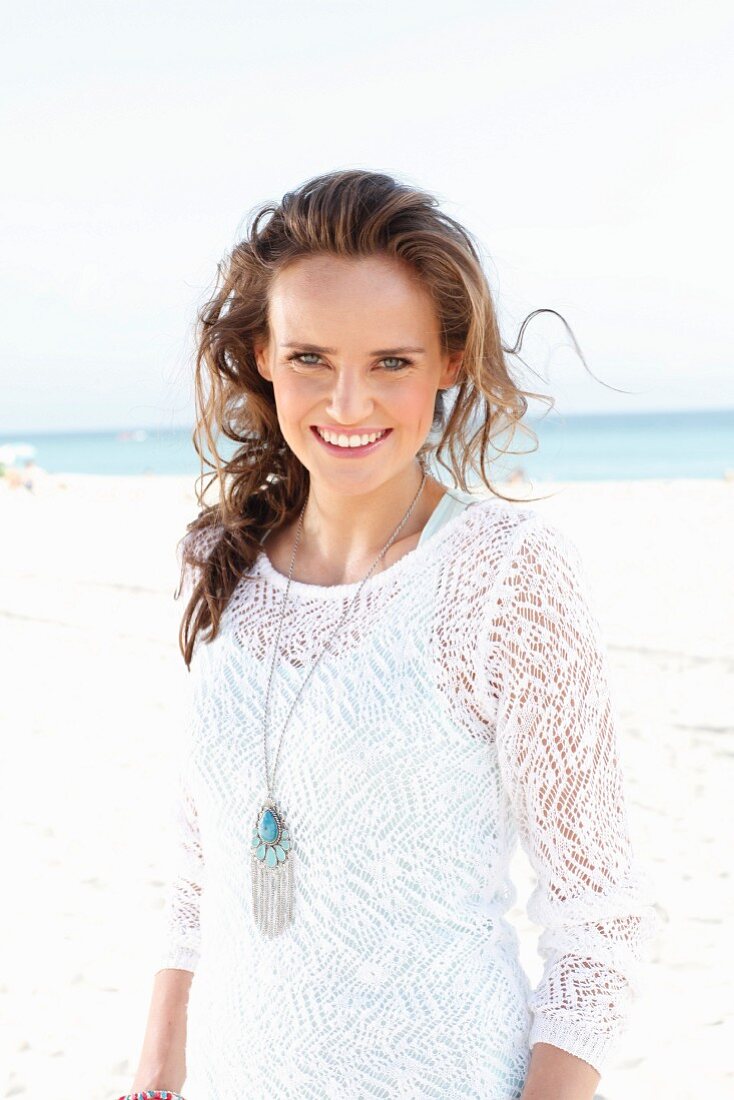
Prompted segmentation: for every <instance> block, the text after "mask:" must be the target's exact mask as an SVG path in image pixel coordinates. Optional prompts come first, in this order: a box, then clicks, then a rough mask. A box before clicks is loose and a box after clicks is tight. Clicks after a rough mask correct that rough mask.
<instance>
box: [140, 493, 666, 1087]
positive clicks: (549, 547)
mask: <svg viewBox="0 0 734 1100" xmlns="http://www.w3.org/2000/svg"><path fill="white" fill-rule="evenodd" d="M454 495H455V496H456V497H458V498H461V499H462V500H463V504H462V505H461V506H460V507H459V511H458V514H453V515H451V516H450V517H449V518H448V519H447V520H446V522H444V523H443V524H442V525H440V526H439V529H438V530H435V531H434V532H433V533H432V534H431V536H430V537H429V538H427V539H422V541H421V543H420V544H419V545H418V546H417V547H416V548H415V549H414V550H412V551H411V552H409V553H408V554H406V555H404V556H403V557H402V558H400V559H399V560H398V561H397V562H395V563H394V564H393V565H390V566H388V567H387V568H386V569H384V570H382V571H381V572H376V573H374V574H373V575H372V576H371V578H370V579H369V580H368V581H367V582H366V583H365V585H364V587H363V589H362V594H361V596H360V598H359V601H358V603H357V604H355V605H354V607H353V608H352V611H351V613H350V615H349V618H348V620H347V622H346V623H345V625H344V626H343V627H342V629H341V630H340V632H339V633H338V635H337V636H336V638H335V639H334V641H333V642H332V644H331V647H330V650H329V651H328V652H327V653H326V654H325V655H324V656H323V657H322V659H321V661H320V663H319V665H318V667H317V669H316V671H315V673H314V674H313V676H312V677H311V680H310V682H309V684H308V685H307V687H306V688H305V690H304V692H303V695H302V696H301V699H300V701H299V702H298V704H297V706H296V708H295V710H294V712H293V715H292V717H291V719H290V722H289V725H288V727H287V729H286V732H285V734H284V736H283V741H282V745H281V749H280V754H279V758H278V770H277V774H276V780H275V788H274V794H275V797H276V799H277V800H278V801H279V803H280V804H281V806H282V809H283V811H284V813H285V815H286V818H287V822H288V825H289V827H290V831H291V836H292V839H293V858H294V876H295V914H294V922H293V924H292V925H291V926H290V927H289V928H288V929H287V930H286V931H285V932H284V933H283V934H282V935H280V936H278V937H276V938H275V939H272V940H271V939H267V938H265V937H263V936H262V935H261V934H260V933H259V932H258V931H257V929H256V927H255V925H254V921H253V916H252V900H251V881H250V863H249V860H250V843H251V836H252V829H253V824H254V822H255V818H256V815H257V812H258V810H259V808H260V806H261V803H262V801H263V798H264V797H265V794H266V790H265V773H264V761H263V740H262V714H263V703H264V692H265V686H266V683H267V676H268V671H269V667H270V664H269V662H270V660H271V657H272V648H271V647H272V646H273V644H274V642H275V634H276V629H277V619H278V614H279V611H280V608H281V605H282V600H283V596H284V592H285V587H286V583H287V578H286V577H285V576H283V575H282V574H280V573H278V572H277V571H276V570H275V569H274V568H273V566H272V565H271V563H270V562H269V559H268V558H267V557H266V556H265V554H264V553H262V552H261V554H260V557H259V559H258V561H257V562H256V564H255V566H254V568H253V570H252V572H251V574H250V575H248V576H246V577H243V578H242V580H241V581H240V583H239V585H238V588H237V589H236V591H235V593H234V596H233V598H232V600H231V602H230V603H229V605H228V606H227V608H226V610H225V612H224V615H223V618H222V621H221V630H220V634H219V636H218V637H217V638H216V640H215V641H214V642H213V643H211V644H209V643H204V642H203V641H201V640H199V641H197V645H196V648H195V651H194V658H193V662H192V666H191V676H190V680H189V682H190V685H191V702H190V708H189V713H190V722H189V726H188V731H187V736H186V739H185V743H184V744H185V747H184V751H183V755H182V763H181V767H180V769H179V775H180V784H179V787H178V789H177V792H176V796H175V800H174V802H173V804H172V810H173V812H174V815H175V817H174V820H175V832H174V833H173V834H172V835H173V838H174V845H175V859H176V862H175V863H174V864H173V865H172V866H171V876H170V885H169V889H168V897H167V904H166V909H165V914H164V919H163V924H162V931H163V938H164V943H163V945H162V949H161V953H160V967H161V968H163V967H177V968H183V969H188V970H191V971H194V972H195V977H194V981H193V983H192V988H191V996H190V1002H189V1034H188V1048H187V1049H188V1070H189V1076H188V1078H187V1085H186V1095H187V1100H225V1098H226V1100H234V1098H235V1097H236V1098H237V1100H250V1098H251V1100H266V1098H269V1100H324V1098H326V1097H334V1098H337V1097H338V1098H339V1100H357V1098H362V1097H370V1098H372V1097H384V1098H385V1100H393V1098H396V1097H399V1098H403V1100H404V1098H408V1097H410V1098H415V1100H419V1098H420V1100H427V1098H437V1100H438V1098H441V1100H456V1098H459V1097H461V1098H464V1097H466V1098H472V1100H511V1098H517V1097H519V1096H520V1094H521V1091H522V1087H523V1083H524V1080H525V1076H526V1073H527V1066H528V1062H529V1056H530V1055H529V1051H530V1048H531V1047H532V1045H533V1044H534V1043H535V1042H537V1041H542V1042H546V1043H552V1044H554V1045H555V1046H557V1047H561V1048H562V1049H564V1050H566V1051H569V1052H571V1053H572V1054H575V1055H576V1056H578V1057H579V1058H582V1059H584V1060H585V1061H587V1062H589V1063H590V1064H591V1065H592V1066H594V1067H595V1068H596V1069H598V1070H599V1072H602V1070H603V1068H604V1065H605V1064H606V1063H607V1061H608V1058H609V1056H610V1053H611V1051H612V1050H613V1049H614V1044H615V1042H616V1039H617V1038H618V1036H619V1034H620V1031H621V1029H622V1027H623V1025H624V1023H625V1019H626V1016H627V1014H628V1010H629V1007H630V999H631V995H632V993H633V992H634V990H635V988H636V984H637V977H638V970H639V967H640V963H641V961H642V959H643V951H642V947H643V945H644V943H645V942H646V941H647V940H648V939H649V937H650V935H651V934H652V933H653V931H654V929H655V927H656V918H655V916H654V910H653V909H652V908H650V907H649V906H648V905H647V904H646V903H645V902H644V901H643V888H644V885H645V882H646V876H645V875H642V876H640V874H639V873H638V871H637V870H636V868H635V863H634V857H633V854H632V852H631V849H630V841H629V834H628V824H627V816H626V811H625V802H624V794H623V782H622V774H621V770H620V763H619V758H618V748H617V742H616V732H615V717H614V707H613V703H612V702H611V700H610V694H609V686H608V672H607V663H606V661H607V658H606V653H605V649H604V643H603V640H602V637H601V634H600V628H599V625H598V621H597V618H596V615H595V612H594V610H593V607H592V605H591V603H590V596H589V592H588V590H587V582H586V579H585V575H584V573H583V565H582V563H581V560H580V557H579V553H578V550H577V548H576V546H575V544H574V543H573V542H572V541H570V539H569V538H568V536H566V535H565V534H564V533H562V532H561V531H560V530H559V529H557V528H556V527H555V526H553V525H552V524H551V523H549V522H548V521H547V520H546V519H544V518H543V517H541V516H540V515H539V514H538V513H537V512H536V511H535V510H534V509H532V508H530V507H527V506H524V505H511V504H507V503H505V502H502V501H501V500H498V499H496V498H487V499H478V498H476V497H470V496H468V495H466V494H460V493H459V494H454ZM470 501H473V503H472V504H471V506H470V507H467V506H466V505H467V504H468V503H469V502H470ZM217 534H218V532H216V531H215V532H214V534H213V536H212V535H211V534H209V533H207V536H206V541H208V542H209V544H210V546H209V548H210V547H211V544H213V539H214V538H216V536H217ZM205 552H206V546H205ZM191 583H192V578H191V576H190V575H189V577H188V582H187V587H186V588H185V594H188V592H189V591H190V585H191ZM357 588H358V584H356V583H355V584H346V585H336V586H331V587H321V586H318V585H312V584H306V583H302V582H300V583H299V582H295V581H294V582H293V583H292V584H291V591H290V596H289V604H288V609H287V612H286V618H285V621H284V624H283V629H282V634H281V642H280V652H279V657H278V661H277V664H276V670H275V674H274V679H273V688H272V697H271V712H270V732H269V735H268V760H269V766H270V768H271V770H272V762H273V755H274V751H275V745H276V743H277V738H278V737H279V736H280V733H281V731H282V729H283V724H284V722H285V719H286V715H287V713H288V711H289V709H290V704H291V702H292V700H293V698H294V695H295V693H296V692H297V690H298V687H299V685H300V684H301V683H302V681H303V679H304V678H305V677H306V675H307V674H308V672H309V670H310V668H311V666H312V663H313V662H314V660H315V659H316V657H317V655H318V654H319V653H320V652H321V649H322V647H323V645H324V643H325V640H326V637H327V636H328V633H329V632H330V630H332V629H333V626H334V623H335V621H336V617H338V616H340V615H341V613H342V610H343V607H344V605H345V602H346V601H349V600H351V599H352V598H353V596H354V595H355V593H356V590H357ZM516 835H519V839H520V842H521V844H522V845H523V847H524V849H525V850H526V852H527V853H528V855H529V857H530V860H531V861H532V865H533V867H534V869H535V873H536V875H537V886H536V888H535V890H534V892H533V894H532V896H531V898H530V901H529V904H528V913H529V916H530V917H531V919H532V920H534V921H535V922H537V923H538V924H539V925H541V926H542V927H543V929H544V931H543V933H542V936H541V938H540V942H539V950H540V952H541V956H542V958H543V959H544V961H545V966H544V973H543V977H542V980H541V981H540V983H539V985H538V986H537V988H535V989H533V990H531V989H530V987H529V983H528V979H527V977H526V975H525V973H524V972H523V970H522V968H521V966H520V963H519V961H518V949H517V938H516V934H515V931H514V929H513V928H512V927H511V926H510V925H509V923H508V922H507V920H506V918H505V916H504V914H505V913H506V911H507V910H508V908H510V907H511V906H512V904H513V903H514V900H515V889H514V887H513V885H512V883H511V881H510V879H509V876H508V863H509V860H510V856H511V854H512V849H513V845H514V843H515V837H516Z"/></svg>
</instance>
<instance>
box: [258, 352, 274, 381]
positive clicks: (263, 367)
mask: <svg viewBox="0 0 734 1100" xmlns="http://www.w3.org/2000/svg"><path fill="white" fill-rule="evenodd" d="M255 365H256V366H257V372H258V374H259V375H260V376H261V377H262V378H264V379H265V381H266V382H272V381H273V379H272V377H271V374H270V365H269V363H268V347H267V344H256V345H255Z"/></svg>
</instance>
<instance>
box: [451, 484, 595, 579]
mask: <svg viewBox="0 0 734 1100" xmlns="http://www.w3.org/2000/svg"><path fill="white" fill-rule="evenodd" d="M461 496H462V497H463V499H464V500H465V502H466V509H465V519H464V521H463V522H461V524H460V529H461V530H460V534H459V537H458V538H456V539H455V540H453V543H452V550H453V551H454V553H455V555H456V556H457V557H458V559H460V564H461V565H462V566H463V565H466V566H467V568H468V570H470V572H471V574H472V575H474V576H481V577H482V578H484V580H487V579H489V578H491V577H492V576H497V575H498V574H499V573H502V572H505V573H507V572H512V571H513V563H515V565H516V566H517V570H518V571H520V572H525V571H527V569H530V570H532V571H533V572H538V573H543V572H545V570H546V569H548V568H551V567H553V568H556V567H557V565H558V563H559V562H561V561H563V562H564V563H565V564H566V565H567V566H568V567H570V568H571V569H572V571H575V570H579V569H582V568H583V563H582V559H581V555H580V553H579V550H578V547H577V545H576V542H575V541H574V539H573V537H572V536H571V535H570V534H569V533H568V531H566V530H565V529H564V528H563V527H562V526H561V525H559V524H558V523H557V522H555V521H554V520H553V519H551V518H550V517H549V516H548V515H546V514H545V513H544V512H543V511H541V510H540V509H538V508H535V507H533V505H532V504H528V503H526V502H524V501H506V500H504V499H502V498H501V497H496V496H492V495H487V494H482V495H479V494H476V493H475V494H473V499H467V498H468V497H471V496H472V494H466V493H464V494H461ZM452 556H453V555H452ZM462 572H464V570H463V569H462Z"/></svg>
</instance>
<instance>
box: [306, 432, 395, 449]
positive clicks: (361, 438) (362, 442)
mask: <svg viewBox="0 0 734 1100" xmlns="http://www.w3.org/2000/svg"><path fill="white" fill-rule="evenodd" d="M316 431H317V432H318V433H319V435H320V436H321V438H322V439H325V440H326V442H327V443H332V444H334V445H335V446H336V447H365V446H366V445H367V444H368V443H374V442H375V440H376V439H381V438H382V436H383V435H385V432H384V431H382V432H372V433H371V434H370V435H351V436H348V435H344V434H343V433H340V434H339V435H337V434H336V432H327V431H322V430H321V428H317V429H316Z"/></svg>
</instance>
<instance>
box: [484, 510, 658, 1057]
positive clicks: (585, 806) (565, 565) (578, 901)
mask: <svg viewBox="0 0 734 1100" xmlns="http://www.w3.org/2000/svg"><path fill="white" fill-rule="evenodd" d="M489 645H490V650H491V661H492V669H493V682H494V683H495V684H496V686H497V687H498V689H499V694H498V697H497V699H496V706H497V711H496V713H497V725H496V730H497V749H498V755H499V761H500V768H501V773H502V779H503V784H504V786H505V789H506V792H507V795H508V798H509V802H510V806H511V810H512V813H513V815H514V818H515V822H516V825H517V829H518V834H519V837H520V840H521V843H522V846H523V848H524V850H525V851H526V853H527V855H528V857H529V859H530V862H531V864H532V866H533V869H534V871H535V873H536V876H537V885H536V887H535V889H534V890H533V893H532V895H531V898H530V900H529V903H528V916H529V917H530V919H531V920H533V921H534V922H536V923H537V924H539V925H540V926H541V927H542V929H543V932H542V934H541V936H540V940H539V944H538V949H539V952H540V955H541V958H542V959H543V960H544V968H543V976H542V979H541V981H540V983H539V984H538V986H537V988H536V989H535V990H534V991H533V993H532V997H531V1001H530V1008H531V1010H532V1013H533V1024H532V1028H531V1033H530V1046H531V1047H532V1046H533V1045H534V1044H535V1043H536V1042H545V1043H551V1044H553V1045H554V1046H557V1047H560V1048H561V1049H563V1050H566V1051H568V1052H569V1053H571V1054H574V1055H576V1057H578V1058H582V1059H583V1060H584V1061H586V1062H588V1063H589V1064H590V1065H592V1066H593V1067H594V1068H595V1069H596V1070H597V1071H598V1072H599V1073H601V1072H602V1070H601V1066H602V1064H603V1063H605V1062H606V1061H607V1059H608V1058H609V1055H610V1053H611V1052H612V1050H613V1049H614V1048H615V1046H616V1043H617V1040H618V1038H619V1035H620V1034H621V1031H622V1029H623V1027H624V1024H625V1023H626V1018H627V1016H628V1013H629V1008H630V1007H631V999H632V996H633V995H634V992H635V991H636V987H637V984H638V976H639V969H640V964H641V963H642V962H643V951H642V947H643V944H645V943H646V942H647V940H648V939H649V938H650V936H651V935H653V934H654V931H655V929H656V922H657V918H656V916H655V911H654V909H652V908H651V907H650V906H649V905H648V904H646V902H643V894H644V893H645V890H646V887H647V885H648V880H647V877H646V876H644V875H641V874H640V873H639V871H638V870H637V869H636V867H635V862H634V857H633V853H632V850H631V845H630V839H629V832H628V820H627V813H626V808H625V802H624V791H623V780H622V771H621V766H620V760H619V755H618V746H617V739H616V732H615V715H614V711H613V705H612V702H611V700H610V694H609V688H608V667H607V656H606V651H605V648H604V644H603V641H602V637H601V633H600V629H599V623H598V621H597V618H596V616H595V612H594V610H593V608H592V606H591V605H590V602H589V597H588V594H587V582H586V578H585V574H584V572H583V565H582V562H581V558H580V555H579V553H578V550H577V548H576V545H575V544H574V543H573V542H572V541H571V540H570V539H569V538H568V537H567V536H566V535H564V534H563V533H562V532H561V531H560V530H558V529H556V528H555V527H553V526H552V525H551V524H550V523H549V522H548V521H546V520H545V519H544V518H543V517H541V516H538V515H536V516H534V517H532V518H531V519H530V520H528V521H525V522H523V523H522V525H521V526H520V528H518V531H517V532H516V535H515V537H514V540H513V544H512V546H511V548H510V552H509V554H508V557H507V559H506V565H505V570H504V573H503V575H502V578H501V580H500V582H499V583H498V585H497V587H496V588H495V592H494V594H493V599H492V604H491V625H490V631H489Z"/></svg>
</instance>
